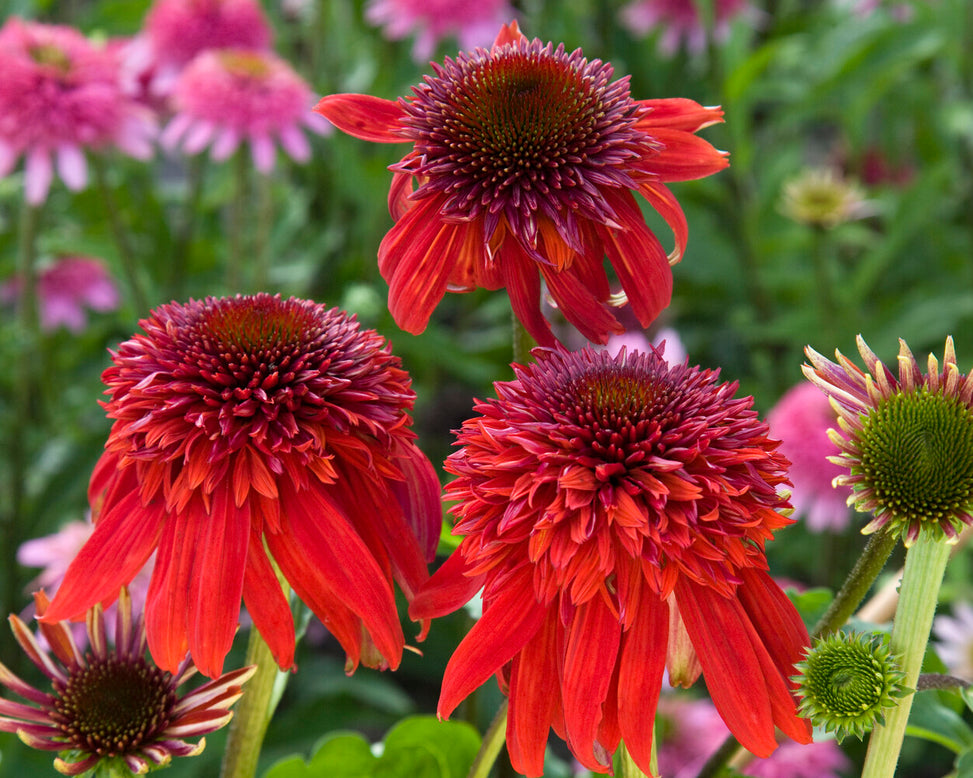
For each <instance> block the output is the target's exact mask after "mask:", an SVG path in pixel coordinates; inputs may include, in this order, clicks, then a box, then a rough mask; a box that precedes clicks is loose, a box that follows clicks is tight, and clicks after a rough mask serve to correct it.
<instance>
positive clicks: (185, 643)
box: [145, 503, 206, 673]
mask: <svg viewBox="0 0 973 778" xmlns="http://www.w3.org/2000/svg"><path fill="white" fill-rule="evenodd" d="M194 507H195V503H194ZM199 513H200V514H201V515H200V516H197V515H195V513H194V511H192V510H185V511H180V512H179V513H176V514H174V515H173V516H171V517H170V518H169V519H168V521H166V523H165V526H164V528H163V531H162V536H161V538H160V539H159V548H158V551H157V552H156V556H155V570H154V571H153V572H152V579H151V581H150V582H149V591H148V593H147V594H146V597H145V632H146V637H147V638H148V643H149V651H150V652H151V654H152V658H153V659H154V660H155V663H156V664H157V665H159V667H161V668H162V669H163V670H168V671H169V672H170V673H175V672H176V671H177V669H178V668H179V665H180V664H181V662H182V660H183V658H184V657H185V656H186V652H187V651H189V611H190V607H191V605H190V593H189V586H190V576H191V575H192V570H193V556H194V554H195V550H196V545H197V537H196V532H197V530H198V526H199V524H201V523H202V522H204V521H205V515H206V514H205V511H202V510H200V511H199ZM194 520H196V521H194Z"/></svg>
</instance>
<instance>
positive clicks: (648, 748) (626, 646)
mask: <svg viewBox="0 0 973 778" xmlns="http://www.w3.org/2000/svg"><path fill="white" fill-rule="evenodd" d="M668 629H669V608H668V607H667V605H666V602H665V600H662V599H660V598H658V597H653V596H652V595H650V594H646V595H645V596H643V597H642V598H640V602H639V607H638V611H637V613H636V616H635V619H634V621H633V622H632V626H631V627H629V629H628V631H627V632H626V633H625V634H624V635H623V636H622V645H621V648H620V649H619V655H620V659H619V668H618V725H619V727H620V729H621V732H622V740H623V742H624V743H625V747H626V748H627V749H628V751H629V753H630V754H631V755H632V759H633V760H634V761H635V764H637V765H638V766H639V767H640V768H641V769H642V771H643V772H644V773H646V774H647V775H648V774H649V765H651V763H652V734H653V728H654V722H655V710H656V706H657V705H658V702H659V692H660V690H661V688H662V674H663V670H664V669H665V665H666V645H667V639H666V633H667V632H668Z"/></svg>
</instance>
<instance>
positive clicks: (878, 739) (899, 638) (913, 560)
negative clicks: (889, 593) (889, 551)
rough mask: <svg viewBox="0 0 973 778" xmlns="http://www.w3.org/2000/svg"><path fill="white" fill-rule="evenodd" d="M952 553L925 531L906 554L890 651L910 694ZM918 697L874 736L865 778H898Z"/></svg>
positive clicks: (905, 702)
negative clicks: (898, 765) (914, 704)
mask: <svg viewBox="0 0 973 778" xmlns="http://www.w3.org/2000/svg"><path fill="white" fill-rule="evenodd" d="M949 549H950V547H949V545H948V544H947V543H945V542H943V541H942V540H941V539H937V538H936V537H935V536H934V535H933V534H932V533H929V532H921V533H920V534H919V539H918V540H917V541H916V543H915V545H914V546H912V548H910V549H909V551H908V553H907V554H906V558H905V570H904V572H903V575H902V586H901V594H900V596H899V605H898V607H897V608H896V610H895V618H894V620H893V622H892V641H891V644H890V647H891V650H892V653H893V654H894V655H895V656H897V657H898V659H899V664H900V666H901V668H902V670H903V672H904V673H905V679H904V681H903V683H904V684H905V686H907V687H908V688H910V689H915V688H916V684H917V681H918V679H919V670H920V668H921V667H922V657H923V655H924V654H925V652H926V644H927V643H928V642H929V629H930V628H931V627H932V620H933V616H934V615H935V613H936V602H937V600H938V598H939V587H940V585H941V584H942V581H943V574H944V573H945V571H946V562H947V560H948V559H949ZM913 697H914V695H909V696H908V697H905V698H904V699H903V700H902V701H901V702H900V703H899V704H898V705H897V706H896V707H895V708H893V709H892V710H891V711H890V712H889V714H888V716H887V717H886V723H885V725H884V726H881V727H876V728H875V730H874V731H873V732H872V736H871V740H869V743H868V753H867V755H866V757H865V767H864V770H863V772H862V778H892V776H893V775H894V773H895V766H896V764H897V763H898V761H899V751H900V750H901V749H902V740H903V739H904V737H905V728H906V724H907V723H908V720H909V712H910V711H911V709H912V699H913Z"/></svg>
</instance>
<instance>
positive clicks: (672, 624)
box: [410, 347, 811, 776]
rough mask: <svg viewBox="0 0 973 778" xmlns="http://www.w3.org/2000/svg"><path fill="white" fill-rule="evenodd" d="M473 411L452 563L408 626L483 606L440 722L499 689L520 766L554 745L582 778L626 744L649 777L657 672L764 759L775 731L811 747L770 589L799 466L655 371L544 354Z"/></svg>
mask: <svg viewBox="0 0 973 778" xmlns="http://www.w3.org/2000/svg"><path fill="white" fill-rule="evenodd" d="M534 354H535V355H536V359H537V361H536V362H535V363H533V364H530V365H527V366H515V368H514V369H515V373H516V379H515V380H513V381H509V382H499V383H497V384H495V388H496V392H497V398H496V399H493V400H489V401H486V402H479V403H478V404H477V405H476V411H477V412H478V415H477V416H475V417H474V418H471V419H469V420H468V421H466V422H465V423H464V424H463V427H462V429H461V430H460V432H459V436H458V440H457V444H458V446H459V450H458V451H456V452H455V453H453V454H452V455H451V456H450V457H449V459H448V460H447V462H446V470H447V471H449V472H450V473H453V474H454V475H455V476H456V478H455V480H453V481H452V482H450V484H449V485H448V486H447V488H446V492H447V497H448V498H450V499H452V500H455V505H454V506H453V508H451V510H452V512H453V513H454V514H455V515H456V516H457V517H458V520H457V522H456V526H455V529H454V533H455V534H457V535H461V536H463V539H462V541H461V543H460V545H459V548H458V549H457V550H456V551H455V552H454V553H453V555H452V556H450V557H449V559H447V560H446V562H445V563H444V564H443V566H442V567H441V568H440V569H439V570H438V571H437V572H436V573H435V574H434V575H433V576H432V578H430V580H429V583H428V584H427V585H426V586H425V587H423V589H422V590H421V591H420V592H419V595H418V597H417V598H416V600H415V601H414V602H413V604H412V606H411V608H410V613H411V615H412V616H413V618H432V617H437V616H441V615H443V614H445V613H449V612H452V611H453V610H455V609H457V608H459V607H461V606H462V605H463V603H465V602H466V601H467V600H468V599H469V598H470V597H472V596H473V595H474V594H475V593H476V592H477V591H480V590H481V589H482V600H483V616H482V618H481V619H480V620H479V621H478V622H477V623H476V625H475V626H474V627H473V629H472V630H471V631H470V633H469V634H468V635H467V636H466V638H464V640H463V641H462V643H460V645H459V647H458V648H457V649H456V652H455V653H454V654H453V656H452V658H451V659H450V661H449V664H448V666H447V668H446V672H445V676H444V679H443V687H442V692H441V695H440V699H439V708H438V712H439V715H440V716H442V717H446V716H448V715H449V714H450V713H451V712H452V711H453V710H454V709H455V708H456V706H457V705H458V704H459V703H460V701H461V700H462V699H463V698H465V697H466V696H467V695H468V694H470V693H471V692H472V691H473V690H474V689H476V688H477V687H478V686H479V685H480V684H482V683H483V682H485V681H486V680H487V679H488V678H489V677H490V676H491V675H494V674H496V675H497V676H498V678H499V681H500V684H501V688H502V689H503V690H504V692H505V693H506V694H507V696H508V698H509V718H508V722H507V732H506V736H507V747H508V752H509V754H510V758H511V761H512V763H513V766H514V768H515V769H516V770H518V771H519V772H521V773H524V774H526V775H528V776H539V775H541V774H542V773H543V770H544V751H545V744H546V742H547V739H548V733H549V730H550V729H551V728H553V729H554V731H555V732H557V734H558V735H560V736H561V737H562V738H563V739H564V740H565V741H566V742H567V744H568V747H569V748H570V749H571V751H572V753H573V754H574V755H575V757H576V758H577V759H578V760H579V761H580V762H581V763H582V764H583V765H584V766H585V767H587V768H588V769H590V770H593V771H595V772H607V771H609V770H610V768H611V754H612V752H613V751H615V750H616V748H617V747H618V745H619V742H621V741H624V743H625V746H626V747H627V749H628V752H629V753H630V754H631V756H632V758H633V759H634V760H635V763H636V764H637V765H638V766H639V767H640V768H641V769H642V770H643V771H644V772H648V771H649V769H650V764H651V762H652V751H653V747H652V732H653V718H654V715H655V708H656V703H657V701H658V699H659V693H660V689H661V683H662V676H663V672H664V671H666V670H668V672H669V678H670V682H671V683H674V684H675V683H679V684H682V685H688V684H691V683H692V682H693V681H695V680H696V678H697V676H698V675H699V672H700V670H701V671H702V674H703V677H704V678H705V681H706V687H707V689H708V691H709V693H710V695H711V697H712V698H713V701H714V703H715V705H716V708H717V710H718V711H719V712H720V715H721V716H722V717H723V720H724V721H725V722H726V724H727V726H728V727H729V728H730V730H731V731H732V732H733V734H734V735H735V736H736V737H737V739H738V740H739V741H740V743H741V744H743V745H744V746H745V747H746V748H748V749H749V750H750V751H752V752H753V753H755V754H758V755H760V756H767V755H769V754H770V753H771V752H773V751H774V749H775V748H776V747H777V740H776V737H775V728H776V727H779V728H780V730H781V731H782V732H784V733H785V734H786V735H788V736H789V737H791V738H793V739H794V740H796V741H798V742H801V743H807V742H810V740H811V731H810V726H809V725H808V723H807V722H806V721H804V720H803V719H801V718H799V717H798V716H797V712H796V700H795V698H794V697H793V696H792V688H793V687H792V685H791V683H790V682H789V680H788V676H790V675H791V674H792V672H793V667H792V665H793V663H794V662H796V661H797V660H798V659H800V657H801V655H802V653H803V650H804V648H805V647H806V646H807V644H808V635H807V630H806V629H805V627H804V624H803V622H802V621H801V618H800V616H799V615H798V614H797V611H796V610H795V609H794V607H793V606H792V605H791V603H790V601H789V600H788V599H787V597H786V595H785V594H784V593H783V592H782V591H781V589H780V588H779V587H778V586H777V584H776V583H775V582H774V581H773V579H772V578H771V577H770V576H769V575H768V573H767V561H766V557H765V555H764V544H765V542H766V541H767V540H769V539H770V538H772V537H773V532H774V531H775V530H777V529H779V528H781V527H784V526H786V525H788V524H790V523H791V520H789V519H787V518H785V517H784V516H783V515H782V514H781V513H780V509H782V508H786V507H787V503H786V501H785V500H784V498H783V497H782V496H781V494H780V493H779V491H778V489H777V487H778V486H779V485H780V484H782V483H784V482H785V480H786V461H785V460H784V459H783V457H781V456H780V455H779V454H777V453H776V452H775V451H774V449H775V447H776V444H775V443H774V442H772V441H771V440H770V439H769V438H768V437H767V426H766V424H763V423H762V422H760V421H759V419H758V418H757V415H756V413H755V412H754V411H753V410H751V408H752V404H753V398H750V397H747V398H734V396H733V394H734V392H735V390H736V386H735V385H734V384H720V383H718V380H717V379H718V375H717V373H715V372H714V371H710V370H700V369H699V368H696V367H689V366H688V365H687V364H680V365H674V366H670V365H667V364H666V362H665V360H664V359H663V358H662V356H661V355H660V354H659V352H657V351H655V350H652V351H650V352H648V353H637V352H636V353H631V354H629V353H627V352H624V351H623V352H621V353H619V354H618V355H617V356H612V355H611V354H610V353H609V352H607V351H604V350H601V351H596V350H594V349H592V348H590V347H589V348H585V349H583V350H581V351H578V352H568V351H565V350H564V349H563V348H560V347H558V348H556V349H550V350H548V349H535V351H534Z"/></svg>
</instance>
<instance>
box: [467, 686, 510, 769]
mask: <svg viewBox="0 0 973 778" xmlns="http://www.w3.org/2000/svg"><path fill="white" fill-rule="evenodd" d="M506 735H507V699H506V698H504V700H503V702H502V703H501V704H500V709H499V710H498V711H497V715H496V716H494V717H493V721H492V722H490V726H489V728H488V729H487V731H486V733H485V734H484V735H483V742H482V743H481V744H480V751H479V753H477V755H476V759H474V760H473V764H472V765H471V766H470V771H469V772H468V773H467V778H487V776H488V775H489V774H490V770H492V769H493V765H494V763H495V762H496V761H497V757H498V756H499V755H500V749H502V748H503V745H504V742H505V738H506Z"/></svg>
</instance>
